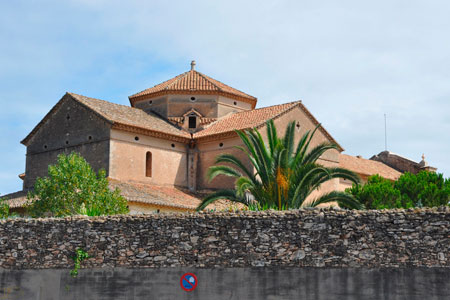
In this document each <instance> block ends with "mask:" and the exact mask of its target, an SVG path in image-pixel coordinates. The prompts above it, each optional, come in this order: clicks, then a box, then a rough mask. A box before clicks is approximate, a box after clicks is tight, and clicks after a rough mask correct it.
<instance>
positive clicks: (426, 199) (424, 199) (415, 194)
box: [394, 171, 450, 207]
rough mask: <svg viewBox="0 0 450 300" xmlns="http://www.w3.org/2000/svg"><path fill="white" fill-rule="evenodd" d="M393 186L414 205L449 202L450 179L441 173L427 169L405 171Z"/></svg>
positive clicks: (431, 205)
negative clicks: (415, 172) (413, 171)
mask: <svg viewBox="0 0 450 300" xmlns="http://www.w3.org/2000/svg"><path fill="white" fill-rule="evenodd" d="M394 186H395V188H396V189H397V190H399V191H400V193H401V194H402V197H404V198H407V199H409V201H411V202H412V203H413V204H414V206H419V207H420V206H427V207H433V206H441V205H448V204H449V202H450V179H445V178H444V176H443V175H442V174H437V173H434V172H427V171H421V172H419V173H417V174H411V173H405V174H403V175H402V176H400V178H399V179H398V180H397V181H396V182H395V184H394Z"/></svg>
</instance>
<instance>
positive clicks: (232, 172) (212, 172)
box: [206, 165, 242, 182]
mask: <svg viewBox="0 0 450 300" xmlns="http://www.w3.org/2000/svg"><path fill="white" fill-rule="evenodd" d="M218 175H225V176H230V177H241V176H242V174H241V173H240V172H239V171H237V170H236V169H233V168H232V167H230V166H223V165H219V166H212V167H210V168H209V169H208V172H207V174H206V176H207V178H208V180H209V182H211V181H212V180H213V179H214V178H215V177H216V176H218Z"/></svg>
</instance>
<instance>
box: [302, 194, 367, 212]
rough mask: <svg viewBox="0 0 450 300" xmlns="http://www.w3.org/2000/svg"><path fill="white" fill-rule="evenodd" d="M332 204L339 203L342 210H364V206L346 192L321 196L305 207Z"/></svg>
mask: <svg viewBox="0 0 450 300" xmlns="http://www.w3.org/2000/svg"><path fill="white" fill-rule="evenodd" d="M331 202H337V203H338V204H339V206H340V207H342V208H350V209H362V208H364V206H363V205H362V204H361V203H360V202H359V201H358V200H356V199H355V198H354V197H353V196H352V195H350V194H347V193H344V192H338V191H333V192H330V193H327V194H325V195H322V196H320V197H319V198H317V199H314V200H313V201H311V202H309V203H306V205H305V206H307V207H316V206H318V205H319V204H324V203H331Z"/></svg>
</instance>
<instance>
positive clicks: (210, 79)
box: [196, 71, 256, 99]
mask: <svg viewBox="0 0 450 300" xmlns="http://www.w3.org/2000/svg"><path fill="white" fill-rule="evenodd" d="M196 72H197V73H199V74H201V75H202V76H204V77H206V78H207V79H208V80H209V81H217V82H219V83H220V84H223V85H225V86H227V87H229V88H231V89H233V90H236V91H238V92H240V93H242V94H244V95H247V96H248V97H251V98H254V99H256V97H254V96H252V95H249V94H247V93H246V92H243V91H241V90H238V89H237V88H234V87H232V86H229V85H228V84H226V83H223V82H222V81H220V80H217V79H214V78H212V77H209V76H208V75H205V74H203V73H200V72H198V71H196ZM213 84H214V86H216V84H215V83H213ZM219 89H220V91H221V92H224V93H227V92H226V91H224V90H223V89H222V88H219Z"/></svg>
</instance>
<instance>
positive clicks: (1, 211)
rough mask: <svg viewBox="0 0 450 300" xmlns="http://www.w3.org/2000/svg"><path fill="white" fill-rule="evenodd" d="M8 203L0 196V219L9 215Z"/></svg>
mask: <svg viewBox="0 0 450 300" xmlns="http://www.w3.org/2000/svg"><path fill="white" fill-rule="evenodd" d="M9 215H10V214H9V204H8V202H6V199H5V198H0V219H6V218H8V217H9Z"/></svg>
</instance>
